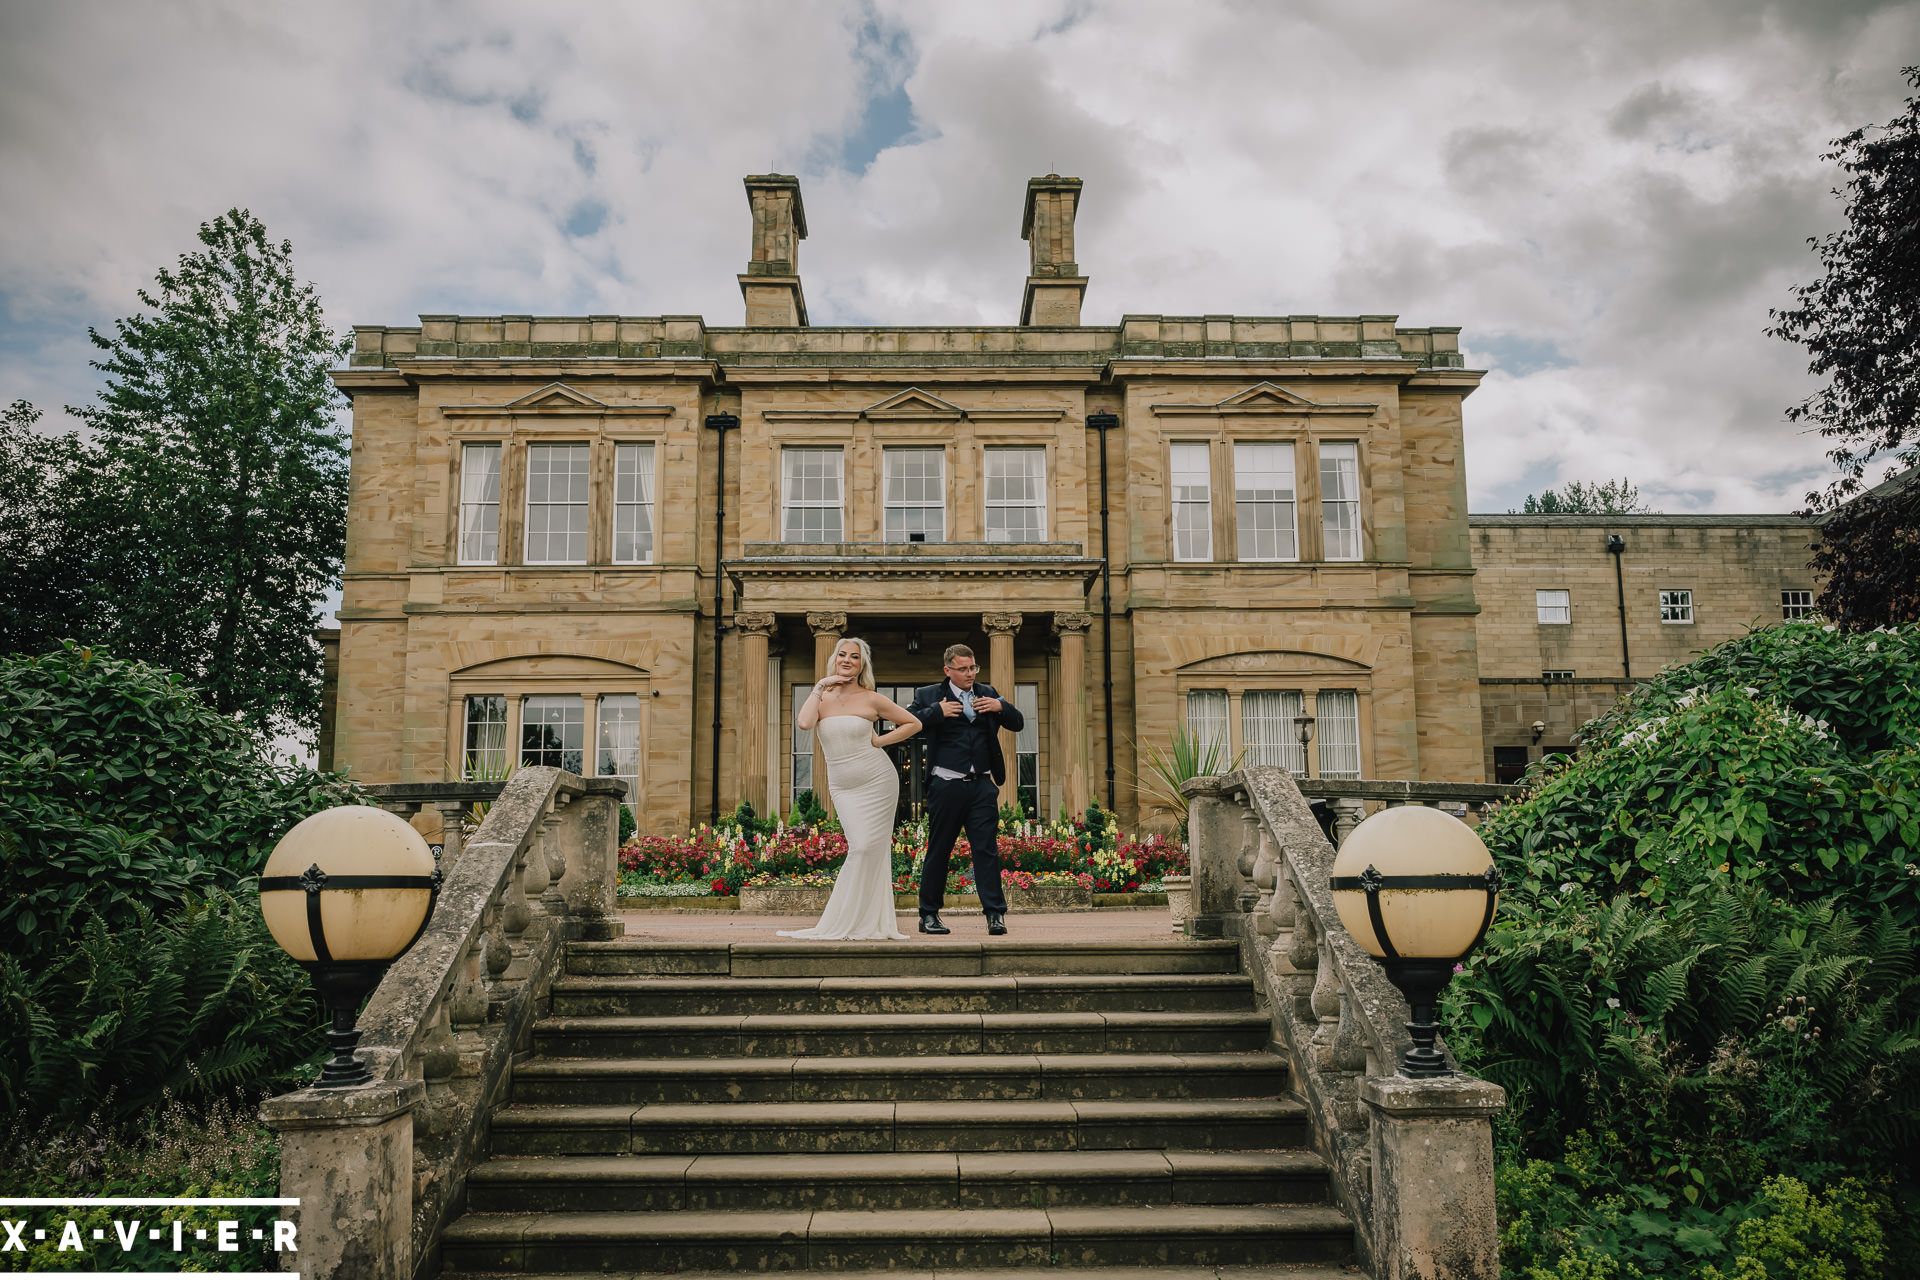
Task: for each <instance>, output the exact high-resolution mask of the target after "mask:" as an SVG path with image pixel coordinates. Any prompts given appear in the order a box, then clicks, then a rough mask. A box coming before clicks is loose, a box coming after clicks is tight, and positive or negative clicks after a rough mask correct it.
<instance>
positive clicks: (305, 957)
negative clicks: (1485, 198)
mask: <svg viewBox="0 0 1920 1280" xmlns="http://www.w3.org/2000/svg"><path fill="white" fill-rule="evenodd" d="M439 896H440V869H439V868H438V867H437V866H435V865H434V861H433V854H432V852H431V851H429V850H428V848H427V842H426V841H425V840H423V839H421V838H420V833H419V832H417V831H415V830H414V829H413V828H412V827H411V826H409V825H408V824H407V823H406V822H405V821H404V820H403V819H401V818H400V817H398V816H396V815H395V814H391V813H388V812H387V811H386V810H385V809H376V808H373V807H372V806H370V805H360V804H353V805H342V806H341V807H339V808H337V809H323V810H322V811H320V812H319V813H316V814H313V815H312V816H311V817H308V818H305V819H303V820H302V821H301V822H299V823H298V824H297V825H296V826H295V827H294V828H293V830H291V831H289V832H287V834H286V835H284V836H282V837H281V838H280V843H279V844H277V845H275V846H274V847H273V855H272V856H271V857H269V858H268V859H267V865H266V867H265V868H264V869H263V870H262V871H261V875H260V914H261V915H262V916H264V917H266V922H267V929H268V931H269V932H271V933H272V934H273V940H274V941H275V942H277V943H279V944H280V946H281V949H282V950H284V951H285V952H286V953H287V954H288V955H290V956H292V957H293V958H294V959H295V960H297V961H299V963H300V965H301V967H302V968H304V969H306V971H307V972H308V974H310V975H311V976H312V977H313V984H314V986H316V987H318V988H319V989H320V997H321V999H323V1000H325V1001H326V1003H327V1008H328V1009H329V1010H330V1011H331V1012H332V1014H333V1028H332V1029H331V1030H330V1031H328V1033H327V1043H328V1044H329V1045H331V1046H332V1048H333V1057H331V1058H329V1059H328V1060H327V1062H326V1065H325V1066H323V1067H322V1068H321V1069H320V1079H319V1080H318V1081H317V1082H316V1083H317V1084H318V1085H319V1087H320V1088H323V1089H335V1088H344V1087H346V1086H349V1085H356V1084H365V1083H367V1081H369V1080H371V1079H372V1078H373V1074H372V1072H371V1071H369V1070H368V1068H367V1064H366V1062H365V1061H364V1060H362V1059H360V1058H358V1057H356V1056H355V1055H354V1052H353V1049H354V1046H355V1045H356V1044H358V1043H359V1041H360V1030H359V1028H358V1027H356V1026H355V1025H354V1020H355V1019H356V1017H358V1015H359V1011H360V1002H361V1000H363V999H365V998H366V996H367V994H368V993H369V992H371V991H372V990H373V989H374V988H375V987H377V986H379V985H380V977H381V975H382V974H384V973H385V972H386V971H387V966H388V965H390V964H392V963H393V962H394V961H395V960H396V959H398V958H399V957H400V955H401V954H402V953H404V952H405V951H406V949H407V948H408V947H411V946H412V945H413V944H414V941H415V940H416V939H418V938H419V936H420V934H421V933H422V932H423V931H424V930H425V929H426V927H427V920H428V918H429V917H430V916H431V915H432V914H433V904H434V903H435V901H437V900H438V898H439Z"/></svg>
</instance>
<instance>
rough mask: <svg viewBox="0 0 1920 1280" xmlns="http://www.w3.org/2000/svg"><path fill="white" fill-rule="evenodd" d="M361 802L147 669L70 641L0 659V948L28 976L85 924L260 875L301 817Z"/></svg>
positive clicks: (123, 921) (343, 783) (115, 919)
mask: <svg viewBox="0 0 1920 1280" xmlns="http://www.w3.org/2000/svg"><path fill="white" fill-rule="evenodd" d="M365 801H366V792H364V791H363V790H362V789H360V788H359V787H356V786H354V785H353V784H351V783H349V782H348V781H347V780H346V779H344V778H342V777H339V776H337V775H330V774H323V773H316V772H314V771H313V770H311V769H306V768H304V767H301V766H299V765H296V764H292V763H287V762H280V761H276V760H274V759H273V758H272V756H271V754H270V752H269V751H268V749H267V747H266V745H265V744H264V743H263V742H262V741H261V740H260V739H259V738H258V737H256V736H255V735H254V733H253V732H252V731H251V730H249V729H247V728H245V727H243V726H242V725H241V724H239V723H238V722H236V721H234V720H231V719H229V718H227V717H225V716H222V715H220V714H219V713H218V712H216V711H214V710H213V709H212V708H211V707H209V706H208V705H207V704H206V703H205V702H204V701H202V700H201V698H200V697H199V696H198V695H197V694H196V693H195V692H194V690H193V689H192V688H190V687H189V686H187V685H186V684H184V683H182V682H181V680H180V678H179V677H178V676H176V675H173V674H171V673H169V672H166V671H163V670H161V669H159V668H157V667H152V666H149V665H147V664H145V663H141V662H133V661H128V660H126V659H122V658H115V657H112V656H110V655H107V654H104V653H102V652H100V651H99V650H96V649H89V648H86V647H84V646H81V645H76V644H72V643H68V644H65V645H63V646H62V647H61V648H59V649H57V650H54V651H53V652H50V653H47V654H44V655H40V656H32V657H29V656H9V657H0V938H4V939H5V940H6V941H5V949H6V950H7V951H9V952H11V953H13V954H15V955H17V956H19V957H21V958H22V960H23V961H24V962H25V964H26V965H27V967H28V969H29V970H30V971H34V970H37V969H38V968H39V967H40V965H41V963H42V962H43V961H44V960H45V959H46V958H47V957H49V956H50V955H51V954H53V953H54V952H55V951H56V950H57V949H58V948H59V947H60V946H61V945H62V944H63V943H64V941H65V940H67V939H69V938H71V937H72V936H73V935H74V934H75V933H76V932H77V931H78V930H79V928H80V927H81V925H82V924H83V923H84V922H85V921H86V920H87V919H89V918H90V917H93V916H99V917H100V918H102V919H103V920H104V921H105V922H106V924H107V925H108V926H109V927H111V928H117V929H126V928H129V927H132V926H133V925H135V924H136V923H137V921H138V919H139V915H138V910H139V909H140V908H142V907H144V908H146V909H147V910H149V911H150V912H152V913H154V915H156V916H157V917H159V918H162V919H164V918H165V917H166V916H167V915H168V914H169V913H171V912H173V911H177V910H179V909H181V908H182V907H184V906H185V905H186V904H187V903H188V902H190V901H192V900H193V899H194V898H196V897H197V896H199V895H202V894H204V893H206V892H208V891H210V890H212V889H216V888H236V887H238V886H239V885H240V884H241V882H242V881H244V880H245V879H246V878H247V877H249V876H252V875H254V874H256V873H257V872H258V870H259V868H260V866H261V865H262V864H263V863H264V862H265V861H266V857H267V855H268V853H269V852H271V851H272V848H273V845H274V842H275V841H277V840H278V839H279V838H280V837H281V836H282V835H283V834H285V833H286V831H287V830H288V828H290V827H292V826H293V824H294V823H296V822H298V821H299V820H300V819H302V818H304V817H306V816H307V815H308V814H311V813H313V812H315V811H317V810H320V809H325V808H330V807H332V806H334V805H340V804H353V803H365Z"/></svg>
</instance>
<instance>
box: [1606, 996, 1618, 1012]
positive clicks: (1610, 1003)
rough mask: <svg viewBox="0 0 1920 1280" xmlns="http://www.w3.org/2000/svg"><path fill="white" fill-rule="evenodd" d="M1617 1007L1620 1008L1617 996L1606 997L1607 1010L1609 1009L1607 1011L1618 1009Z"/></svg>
mask: <svg viewBox="0 0 1920 1280" xmlns="http://www.w3.org/2000/svg"><path fill="white" fill-rule="evenodd" d="M1619 1007H1620V997H1619V996H1608V997H1607V1008H1609V1009H1618V1008H1619Z"/></svg>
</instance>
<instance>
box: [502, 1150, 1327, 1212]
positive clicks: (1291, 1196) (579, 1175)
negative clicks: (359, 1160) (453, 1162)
mask: <svg viewBox="0 0 1920 1280" xmlns="http://www.w3.org/2000/svg"><path fill="white" fill-rule="evenodd" d="M1326 1199H1327V1166H1326V1163H1325V1161H1323V1160H1322V1159H1321V1158H1320V1157H1319V1156H1318V1155H1315V1154H1314V1153H1313V1152H1311V1151H1055V1152H1008V1151H993V1152H963V1153H952V1152H949V1153H932V1152H929V1153H916V1152H892V1151H887V1152H875V1153H871V1154H855V1155H825V1156H822V1155H699V1156H695V1155H646V1156H638V1155H625V1156H516V1157H511V1158H503V1159H496V1160H489V1161H486V1162H485V1163H483V1164H481V1165H478V1166H476V1167H475V1168H474V1170H473V1172H472V1173H471V1174H469V1175H468V1178H467V1209H468V1210H469V1211H470V1212H474V1213H581V1212H594V1211H598V1212H621V1213H689V1212H694V1213H703V1212H717V1211H734V1210H748V1209H780V1210H792V1209H1040V1208H1047V1207H1049V1206H1067V1205H1084V1206H1098V1205H1120V1204H1137V1205H1162V1204H1324V1203H1325V1202H1326Z"/></svg>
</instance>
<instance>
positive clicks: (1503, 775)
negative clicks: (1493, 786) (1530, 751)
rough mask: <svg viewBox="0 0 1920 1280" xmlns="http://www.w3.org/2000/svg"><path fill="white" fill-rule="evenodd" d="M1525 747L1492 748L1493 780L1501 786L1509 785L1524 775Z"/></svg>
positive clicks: (1525, 767)
mask: <svg viewBox="0 0 1920 1280" xmlns="http://www.w3.org/2000/svg"><path fill="white" fill-rule="evenodd" d="M1526 772H1527V749H1526V748H1525V747H1495V748H1494V749H1493V780H1494V781H1495V782H1498V783H1500V784H1501V785H1503V786H1511V785H1512V784H1513V783H1516V782H1518V781H1520V779H1521V778H1523V777H1525V776H1526Z"/></svg>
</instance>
